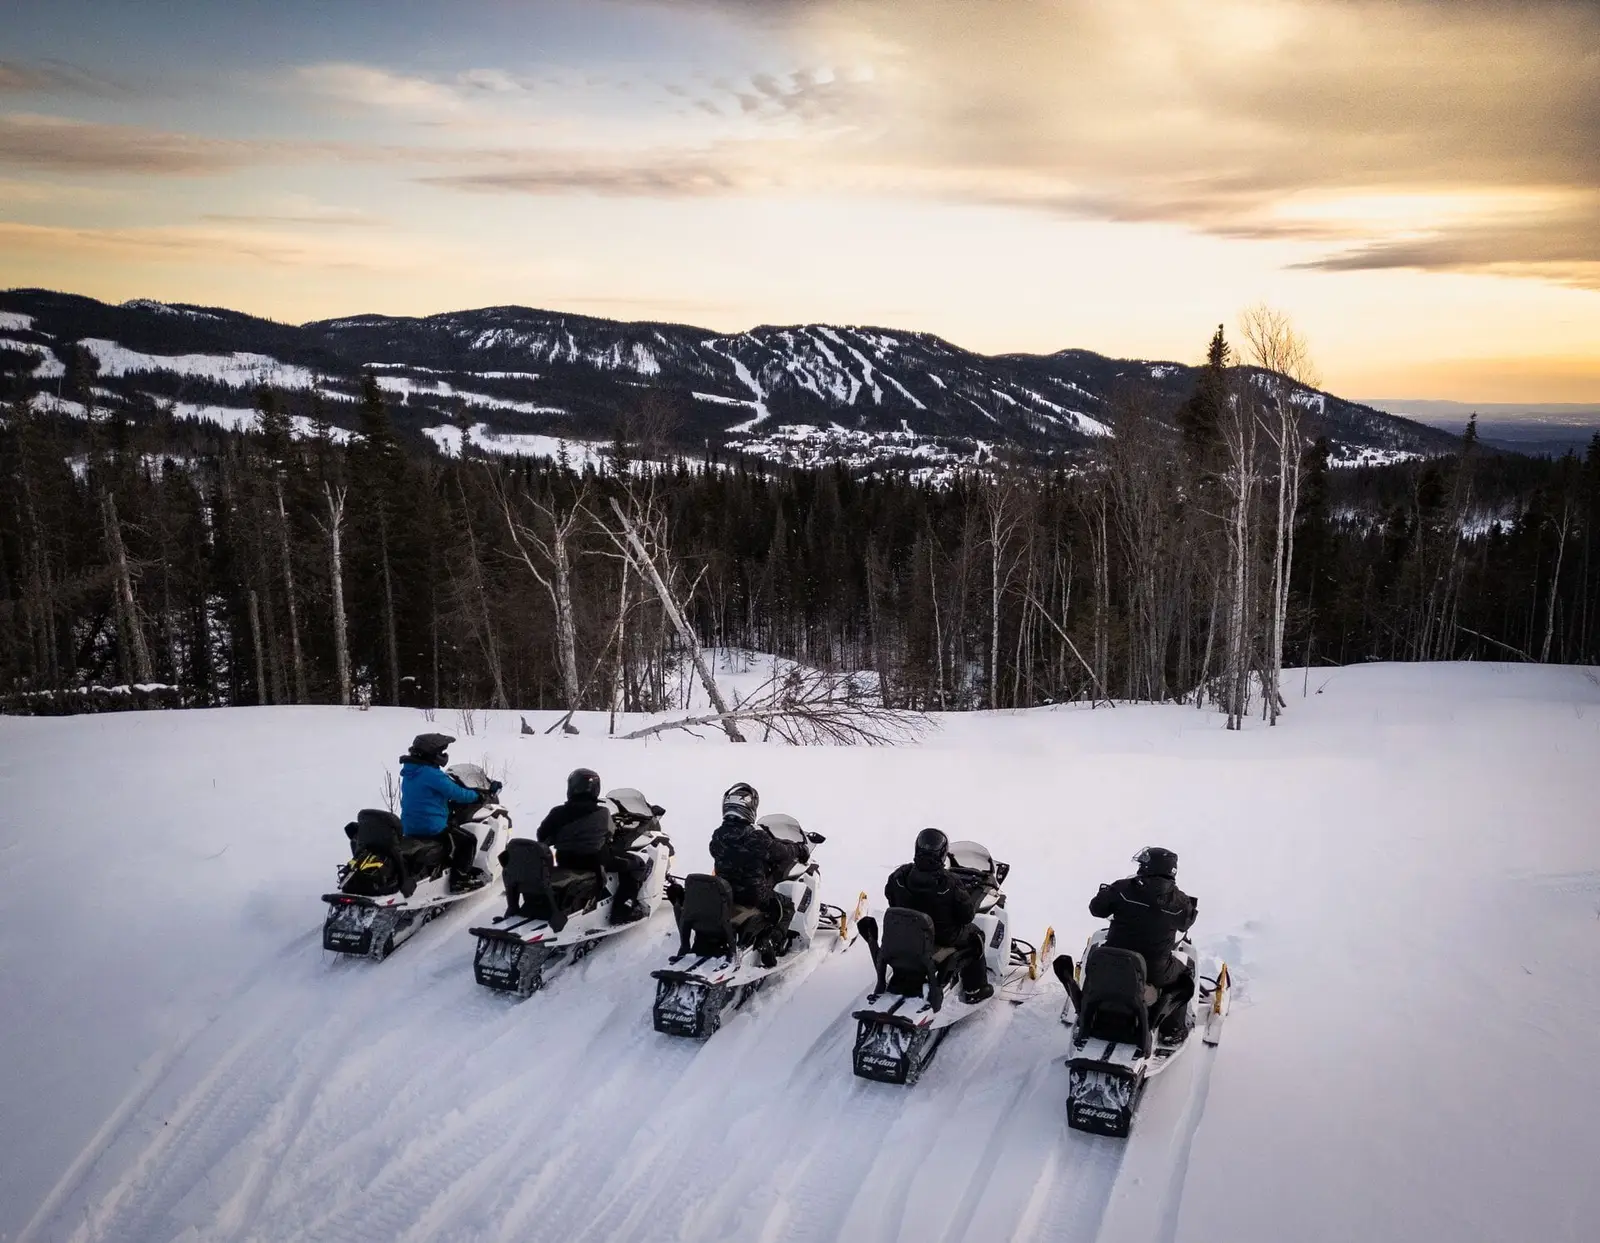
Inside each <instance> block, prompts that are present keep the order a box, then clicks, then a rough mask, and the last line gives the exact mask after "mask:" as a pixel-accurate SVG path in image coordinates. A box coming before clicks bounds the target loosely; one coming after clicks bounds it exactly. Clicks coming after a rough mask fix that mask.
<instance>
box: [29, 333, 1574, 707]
mask: <svg viewBox="0 0 1600 1243" xmlns="http://www.w3.org/2000/svg"><path fill="white" fill-rule="evenodd" d="M1246 336H1247V338H1248V339H1249V354H1248V358H1249V361H1250V362H1251V363H1252V364H1253V366H1252V368H1251V369H1248V370H1247V369H1244V368H1241V367H1239V366H1237V365H1236V364H1235V360H1234V358H1233V356H1232V353H1231V351H1230V348H1229V345H1228V343H1227V341H1226V340H1225V339H1224V338H1223V335H1222V333H1221V331H1220V330H1219V331H1218V334H1217V336H1216V338H1215V339H1214V340H1213V342H1212V348H1211V351H1210V358H1209V364H1208V366H1207V368H1206V369H1205V371H1204V372H1203V373H1202V379H1201V382H1200V384H1199V386H1198V388H1197V389H1196V391H1195V393H1194V395H1193V396H1192V397H1190V398H1189V399H1188V401H1187V402H1185V403H1183V404H1182V405H1181V406H1178V407H1176V408H1168V407H1165V406H1163V405H1161V403H1160V402H1159V401H1158V400H1157V399H1155V398H1154V397H1152V395H1151V394H1150V393H1148V392H1141V391H1138V390H1130V391H1128V392H1125V393H1123V394H1121V395H1120V397H1119V398H1118V413H1117V423H1116V427H1117V435H1116V437H1115V438H1114V439H1111V440H1108V441H1107V442H1106V444H1105V446H1104V448H1103V449H1102V450H1101V451H1099V452H1098V453H1097V454H1096V455H1095V456H1094V457H1093V458H1091V459H1088V460H1086V461H1084V462H1083V463H1081V464H1080V465H1078V466H1076V467H1074V468H1073V469H1071V470H1061V471H1057V472H1055V473H1050V474H1044V473H1040V472H1038V471H1036V470H1032V469H1023V468H1018V469H1015V470H1009V471H1008V470H1003V469H1002V470H999V471H995V472H992V473H986V474H983V475H977V474H974V475H973V476H971V477H968V478H965V479H960V480H957V481H956V482H954V483H953V484H951V485H949V486H926V485H918V484H913V483H911V482H909V481H907V480H906V479H904V478H869V479H862V478H855V477H852V476H851V475H850V474H849V473H847V472H846V471H844V470H841V469H831V470H823V471H815V472H790V471H785V470H776V469H772V468H761V467H753V466H749V465H745V464H740V463H738V462H734V463H729V464H712V463H705V462H699V463H693V464H690V463H685V462H678V463H676V464H673V465H662V464H660V463H659V462H655V463H646V462H640V461H630V460H629V453H630V449H629V444H630V443H631V441H630V438H629V437H628V436H627V435H626V434H619V437H618V439H617V442H616V447H615V448H614V450H613V460H612V462H611V464H610V465H609V466H608V468H607V469H606V470H605V471H604V472H596V471H594V470H592V469H591V470H589V471H587V472H584V473H579V472H576V471H574V470H571V469H568V468H567V467H566V466H564V465H562V464H560V463H553V462H550V461H546V460H523V459H513V460H507V459H501V458H497V459H481V458H472V457H468V458H465V459H459V458H452V459H441V458H439V457H436V456H432V455H430V454H428V453H425V452H421V451H418V450H417V448H416V447H415V446H411V445H408V444H407V443H405V442H404V441H403V440H402V439H401V438H400V437H399V436H398V435H397V434H396V432H395V430H394V427H393V425H392V423H391V421H390V412H389V409H388V407H387V405H386V403H385V399H384V396H383V394H382V393H381V392H380V391H379V389H378V388H377V386H376V384H374V383H372V382H371V381H370V380H369V381H368V383H367V384H366V385H365V389H364V394H363V398H362V402H361V407H360V431H359V434H358V435H356V436H355V437H353V438H351V439H350V441H349V443H348V444H341V443H338V441H337V440H336V439H335V436H334V432H333V429H331V428H330V427H329V426H328V425H327V423H326V421H325V420H320V419H319V420H317V421H316V422H315V425H314V427H313V434H312V435H311V436H310V437H308V438H306V437H303V438H295V437H293V436H292V435H291V423H290V420H289V418H288V416H287V414H286V413H285V411H284V407H283V405H282V403H281V401H280V399H279V397H278V396H277V395H275V394H273V393H271V392H263V393H262V394H260V395H259V408H260V419H259V426H258V428H257V430H255V431H254V432H250V433H246V434H234V433H228V432H224V431H222V430H220V429H216V430H214V431H213V430H203V429H196V428H194V427H187V428H185V429H184V430H183V432H182V436H181V439H180V438H178V437H176V436H174V434H173V433H174V429H173V427H172V425H171V424H170V423H164V422H163V421H161V420H159V419H156V420H144V419H134V420H129V419H128V418H127V417H126V416H125V415H124V414H120V413H118V410H109V411H97V410H95V409H94V402H95V396H94V391H93V384H92V377H91V378H88V379H83V380H81V381H78V382H76V390H75V391H74V392H73V393H72V394H71V395H73V396H74V398H75V399H76V400H78V401H80V402H82V403H83V404H85V405H86V406H88V407H90V409H91V417H90V419H89V420H87V421H83V420H77V419H69V418H65V417H61V416H57V415H51V414H46V413H40V412H38V411H35V410H32V409H30V408H29V407H28V406H26V405H24V404H22V403H20V402H17V403H13V404H11V405H9V406H7V407H5V418H4V425H3V427H0V478H3V480H4V499H3V502H0V707H3V708H5V709H6V710H10V711H40V712H42V711H57V710H67V709H70V710H82V709H83V708H85V707H91V708H93V707H109V706H117V704H119V703H138V704H141V705H143V704H151V703H161V704H168V703H181V704H183V705H191V706H209V705H225V704H257V703H261V704H288V703H304V702H313V703H350V702H355V701H363V700H367V701H371V702H376V703H395V704H407V705H415V706H439V707H449V708H454V707H519V708H529V709H532V708H551V707H555V708H571V707H582V708H595V709H606V708H614V709H617V710H620V711H661V710H666V709H668V708H671V707H672V706H673V705H674V704H675V703H676V702H679V700H680V699H681V697H682V696H683V695H684V694H685V692H686V687H687V685H688V674H687V673H686V669H685V656H686V644H685V641H684V638H683V629H682V628H681V627H680V625H679V624H678V623H679V620H680V619H679V618H678V617H676V616H675V615H674V614H675V613H676V612H678V611H680V610H681V614H682V618H681V620H682V621H683V622H685V623H687V625H688V626H690V627H692V629H693V631H694V633H695V634H696V635H697V636H698V639H699V641H701V642H703V643H705V644H707V645H722V646H729V647H744V648H752V649H756V650H760V651H768V652H774V653H777V654H779V655H784V656H789V657H793V658H795V659H798V660H800V661H802V662H806V663H809V664H814V665H819V666H822V667H825V668H830V669H838V670H871V671H874V672H876V673H877V674H878V675H879V677H880V680H881V685H882V687H883V693H884V698H885V700H886V701H887V702H888V703H889V704H890V705H891V706H896V707H903V708H910V709H918V710H939V709H948V710H956V709H968V708H979V707H1001V708H1009V707H1022V706H1031V705H1037V704H1044V703H1059V702H1067V701H1073V700H1102V699H1106V698H1110V699H1120V700H1129V699H1132V700H1152V701H1181V702H1187V703H1193V704H1197V705H1201V704H1214V705H1217V706H1218V707H1220V708H1221V709H1222V710H1224V711H1227V712H1228V713H1229V715H1230V718H1231V719H1233V720H1237V719H1239V718H1240V717H1241V716H1242V715H1243V714H1244V713H1246V712H1261V713H1264V714H1265V715H1267V716H1268V717H1269V718H1272V717H1275V715H1276V712H1277V711H1278V709H1279V707H1280V706H1281V705H1282V704H1283V703H1284V702H1285V700H1286V699H1287V698H1288V696H1287V692H1286V691H1284V690H1281V689H1279V687H1278V671H1279V669H1280V668H1281V667H1282V665H1284V664H1288V665H1297V664H1302V663H1310V664H1348V663H1353V662H1359V661H1365V660H1420V659H1430V660H1438V659H1462V658H1480V659H1512V660H1531V661H1563V662H1578V663H1595V662H1596V661H1597V657H1600V643H1597V640H1600V633H1597V632H1600V565H1596V564H1595V563H1594V562H1595V557H1594V555H1593V554H1594V547H1593V545H1594V534H1595V531H1596V528H1597V526H1600V439H1597V443H1596V445H1595V446H1592V447H1591V449H1590V451H1589V454H1588V456H1587V459H1586V460H1580V459H1577V458H1575V457H1570V456H1569V457H1567V458H1564V459H1561V460H1558V461H1553V462H1548V461H1535V460H1531V459H1520V458H1511V457H1507V456H1503V455H1493V454H1486V453H1484V452H1483V451H1481V449H1480V448H1479V447H1478V446H1477V444H1476V440H1475V436H1474V435H1473V433H1472V432H1471V430H1470V429H1469V431H1468V434H1467V436H1466V437H1465V438H1464V440H1463V444H1462V449H1461V451H1460V452H1459V453H1458V454H1456V455H1453V456H1449V457H1442V458H1436V459H1432V460H1430V461H1427V462H1410V463H1403V464H1398V465H1393V466H1387V467H1378V468H1365V469H1361V470H1338V471H1335V470H1330V469H1329V468H1328V451H1327V446H1326V445H1325V444H1317V443H1307V440H1306V437H1305V435H1304V433H1303V431H1302V424H1301V420H1302V417H1303V415H1304V414H1305V413H1306V412H1307V407H1306V405H1305V399H1304V390H1303V389H1300V388H1299V387H1298V386H1297V385H1296V384H1295V383H1294V380H1295V379H1296V370H1297V368H1298V367H1299V366H1300V365H1301V363H1302V361H1303V359H1302V358H1300V357H1299V356H1297V355H1296V348H1297V342H1296V341H1295V339H1294V338H1293V336H1292V333H1289V332H1287V330H1286V326H1285V325H1283V324H1282V323H1281V322H1276V321H1273V320H1271V319H1270V318H1269V319H1260V320H1256V321H1254V322H1253V323H1251V324H1247V330H1246ZM1274 351H1276V352H1274ZM74 383H75V382H74V381H73V379H72V377H69V386H70V385H72V384H74ZM118 409H120V408H118ZM96 687H100V688H107V687H126V688H129V690H128V691H126V692H118V693H115V694H113V693H109V692H106V691H103V690H102V691H94V690H93V688H96ZM137 688H143V689H137ZM151 688H171V689H170V690H159V691H158V690H154V689H151Z"/></svg>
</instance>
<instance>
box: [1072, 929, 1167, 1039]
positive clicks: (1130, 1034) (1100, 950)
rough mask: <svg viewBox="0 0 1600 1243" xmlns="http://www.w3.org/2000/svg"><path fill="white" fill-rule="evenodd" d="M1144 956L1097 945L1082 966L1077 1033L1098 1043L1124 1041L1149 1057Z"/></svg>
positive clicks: (1148, 1020) (1148, 1023)
mask: <svg viewBox="0 0 1600 1243" xmlns="http://www.w3.org/2000/svg"><path fill="white" fill-rule="evenodd" d="M1146 987H1147V979H1146V969H1145V961H1144V955H1143V954H1138V953H1135V952H1134V951H1133V950H1120V949H1112V948H1111V947H1110V946H1106V945H1097V946H1095V948H1094V949H1092V950H1090V951H1089V957H1088V958H1087V959H1086V960H1085V961H1084V964H1083V1001H1082V1007H1081V1009H1080V1010H1079V1019H1078V1030H1079V1031H1080V1032H1081V1033H1083V1034H1085V1035H1088V1036H1090V1037H1093V1038H1095V1039H1098V1040H1116V1041H1127V1042H1128V1043H1129V1044H1134V1045H1137V1046H1138V1048H1139V1052H1140V1053H1141V1054H1143V1055H1145V1056H1148V1055H1149V1053H1150V1011H1149V1009H1148V1008H1147V1002H1146V998H1147V994H1146Z"/></svg>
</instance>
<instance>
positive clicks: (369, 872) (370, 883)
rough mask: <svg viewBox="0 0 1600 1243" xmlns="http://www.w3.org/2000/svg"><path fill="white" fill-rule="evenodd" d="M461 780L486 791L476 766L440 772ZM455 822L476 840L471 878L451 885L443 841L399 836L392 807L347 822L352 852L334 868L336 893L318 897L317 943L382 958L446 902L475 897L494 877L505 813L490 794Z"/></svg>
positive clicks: (449, 904) (447, 904)
mask: <svg viewBox="0 0 1600 1243" xmlns="http://www.w3.org/2000/svg"><path fill="white" fill-rule="evenodd" d="M446 771H447V772H448V773H449V774H450V775H451V776H452V777H454V778H455V779H456V780H457V781H459V782H460V783H461V784H462V785H464V786H466V787H467V788H468V789H471V790H481V791H484V792H486V793H487V791H488V790H489V788H490V782H489V778H488V775H487V774H485V773H484V771H483V769H481V768H479V767H478V766H477V765H476V764H452V765H451V766H450V767H449V768H448V769H447V770H446ZM460 827H461V828H464V829H466V830H467V831H468V832H470V833H471V834H472V835H473V837H474V838H475V839H476V841H477V851H476V853H475V854H474V856H473V861H472V862H473V869H472V873H471V876H472V879H471V881H470V882H469V883H468V884H466V885H464V886H459V887H458V886H455V885H452V883H451V880H450V874H449V870H448V868H447V866H446V859H445V854H444V845H443V843H442V842H439V841H436V840H435V839H433V838H423V837H406V836H404V835H403V834H402V833H401V831H400V821H399V819H398V818H397V817H396V816H394V814H393V813H391V812H386V811H376V810H372V809H368V810H366V811H362V812H360V813H359V814H358V815H357V817H356V820H355V821H354V822H353V823H351V824H350V825H348V826H346V828H345V833H346V836H347V837H349V839H350V849H351V857H350V859H349V860H348V861H347V862H345V863H343V864H341V865H340V866H339V891H338V892H337V893H326V894H323V895H322V900H323V901H324V902H326V903H327V904H328V913H327V916H326V918H325V919H324V920H323V923H322V948H323V949H325V950H332V951H333V952H335V953H339V954H348V955H351V956H354V957H360V958H371V959H373V960H375V961H380V962H381V961H382V960H383V959H385V958H387V957H388V956H389V955H390V954H392V953H393V952H394V951H395V950H396V949H397V948H399V947H400V946H401V945H404V944H405V943H406V942H407V941H409V940H410V939H411V938H412V937H413V936H415V935H416V934H417V933H418V932H419V931H421V930H422V928H423V926H424V925H426V924H428V923H430V922H431V921H433V920H435V919H437V918H438V917H439V916H441V915H443V914H445V913H446V912H447V911H448V910H449V909H450V908H451V907H453V906H455V905H456V904H458V903H460V902H464V901H466V900H467V899H469V898H474V897H476V896H477V895H478V894H479V893H481V892H482V891H483V890H484V889H486V888H488V887H489V886H490V885H492V884H493V883H494V882H495V880H496V879H497V878H498V877H499V875H500V863H499V854H500V851H499V846H500V845H501V844H502V843H503V842H504V840H505V838H506V836H507V835H508V834H509V833H510V831H511V813H510V812H509V811H507V810H506V808H505V807H504V806H503V805H502V804H501V803H499V802H498V801H497V800H495V799H494V796H492V795H490V796H489V799H488V801H485V802H481V803H477V804H474V805H473V806H471V807H469V808H468V809H467V810H466V812H465V818H464V819H463V820H461V821H460Z"/></svg>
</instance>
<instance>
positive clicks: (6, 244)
mask: <svg viewBox="0 0 1600 1243" xmlns="http://www.w3.org/2000/svg"><path fill="white" fill-rule="evenodd" d="M8 251H10V252H18V253H22V254H25V255H28V256H29V257H30V258H35V259H36V258H37V257H38V256H40V255H42V254H57V255H61V256H65V257H68V258H70V259H73V260H83V259H94V260H98V261H103V262H113V263H134V264H141V263H143V264H158V265H170V264H192V263H223V264H241V263H242V264H245V265H249V266H262V267H273V268H311V269H316V270H318V271H327V270H347V271H355V272H379V273H383V272H407V271H426V270H428V269H429V268H430V266H431V265H434V264H436V263H438V262H439V261H440V260H441V255H440V254H439V253H438V251H437V249H436V248H429V247H424V246H419V245H416V244H415V243H414V242H413V243H412V244H407V245H400V244H395V243H394V242H392V241H389V240H384V241H374V242H372V243H370V244H364V245H363V244H353V243H352V240H351V239H350V238H348V237H342V236H341V237H320V236H317V235H315V234H305V233H300V232H293V231H290V232H285V231H281V230H274V229H270V228H250V227H218V226H215V225H212V226H194V227H185V226H171V227H161V228H102V229H92V228H65V227H60V226H54V225H33V224H17V223H14V222H9V221H0V254H4V253H6V252H8Z"/></svg>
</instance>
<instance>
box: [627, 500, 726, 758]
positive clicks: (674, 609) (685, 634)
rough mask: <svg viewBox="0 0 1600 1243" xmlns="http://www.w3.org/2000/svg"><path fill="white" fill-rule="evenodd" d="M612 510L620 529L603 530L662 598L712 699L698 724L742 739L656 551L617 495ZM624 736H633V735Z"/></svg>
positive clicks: (668, 618)
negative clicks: (709, 713)
mask: <svg viewBox="0 0 1600 1243" xmlns="http://www.w3.org/2000/svg"><path fill="white" fill-rule="evenodd" d="M611 509H612V512H613V513H615V514H616V515H617V521H618V522H619V523H620V524H621V530H620V531H613V530H611V529H610V528H609V527H605V528H604V529H605V532H606V534H607V535H609V536H610V537H611V540H612V542H613V543H615V544H616V545H617V547H618V548H620V549H622V550H623V552H624V553H626V554H628V556H629V557H630V559H631V560H632V562H633V566H634V568H635V569H636V570H638V571H639V573H640V574H642V575H643V576H644V578H645V579H646V580H647V581H648V582H649V583H650V585H651V586H652V587H653V588H655V593H656V595H657V596H659V597H660V599H661V608H662V610H663V611H664V612H665V613H666V615H667V620H668V621H670V622H671V623H672V628H673V629H674V630H676V631H677V632H678V638H679V639H681V640H682V641H683V645H684V646H685V647H686V648H688V649H689V658H690V659H691V660H692V661H693V662H694V667H695V671H696V672H697V673H698V674H699V675H700V681H701V683H702V684H703V685H704V686H705V688H706V696H707V698H709V699H710V700H711V706H712V707H713V708H715V709H716V710H717V711H716V714H715V715H714V716H713V717H711V718H710V719H708V720H706V721H702V722H701V724H703V725H708V724H712V723H716V724H719V725H721V726H722V731H723V733H725V734H727V735H728V741H729V742H743V741H744V740H745V738H744V735H743V734H741V733H740V732H739V724H738V720H739V718H738V716H737V714H736V713H734V712H733V711H732V710H731V709H730V708H729V707H728V701H727V700H726V699H725V698H724V697H723V694H722V691H721V689H720V688H719V687H718V686H717V680H716V679H715V678H713V677H712V676H711V669H710V667H709V666H707V664H706V658H705V653H704V652H703V651H701V649H700V639H699V637H698V636H697V635H696V634H695V632H694V627H693V626H691V625H690V624H689V620H688V618H686V617H685V616H684V615H683V610H682V609H680V608H679V607H678V602H677V600H675V599H674V598H673V595H672V590H671V588H669V587H668V586H667V582H666V579H664V578H663V577H662V575H661V570H660V569H659V568H658V567H657V565H656V559H655V554H653V553H652V552H651V550H650V549H649V548H647V547H646V546H645V542H644V538H643V537H642V536H641V535H640V533H639V526H638V524H637V523H636V522H635V521H634V520H633V519H632V518H630V517H629V516H628V514H627V511H626V510H624V509H623V508H622V506H621V504H619V503H618V501H617V498H616V497H612V498H611ZM626 737H629V738H632V737H634V735H633V734H628V735H626Z"/></svg>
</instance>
